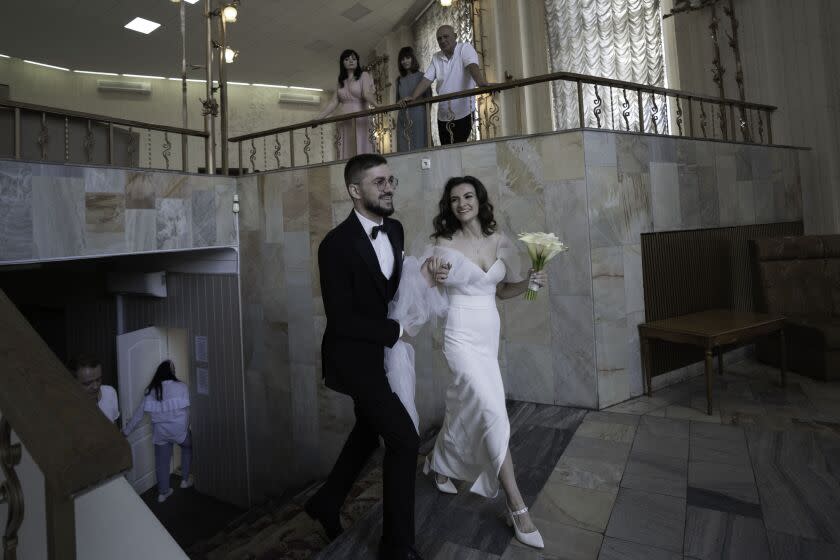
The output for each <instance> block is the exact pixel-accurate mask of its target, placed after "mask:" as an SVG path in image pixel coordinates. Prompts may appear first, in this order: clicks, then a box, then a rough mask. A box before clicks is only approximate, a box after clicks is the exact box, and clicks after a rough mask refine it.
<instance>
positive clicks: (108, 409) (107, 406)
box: [96, 385, 120, 422]
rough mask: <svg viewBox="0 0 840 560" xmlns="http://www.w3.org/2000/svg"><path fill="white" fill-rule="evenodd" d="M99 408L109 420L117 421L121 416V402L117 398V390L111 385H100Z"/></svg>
mask: <svg viewBox="0 0 840 560" xmlns="http://www.w3.org/2000/svg"><path fill="white" fill-rule="evenodd" d="M96 404H98V405H99V410H101V411H102V414H104V415H105V416H106V417H107V418H108V420H110V421H111V422H115V421H116V420H117V418H119V417H120V403H119V401H118V400H117V391H116V390H115V389H114V388H113V387H111V386H110V385H102V386H101V387H99V402H98V403H96Z"/></svg>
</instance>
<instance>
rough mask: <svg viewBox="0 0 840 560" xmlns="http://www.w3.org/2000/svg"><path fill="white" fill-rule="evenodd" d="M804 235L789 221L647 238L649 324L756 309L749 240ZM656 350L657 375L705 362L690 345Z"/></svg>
mask: <svg viewBox="0 0 840 560" xmlns="http://www.w3.org/2000/svg"><path fill="white" fill-rule="evenodd" d="M802 232H803V227H802V222H785V223H775V224H757V225H750V226H736V227H725V228H713V229H700V230H685V231H669V232H661V233H646V234H643V235H642V278H643V281H644V297H645V320H646V321H656V320H659V319H665V318H667V317H675V316H677V315H685V314H687V313H694V312H696V311H703V310H706V309H714V308H729V309H735V310H741V311H751V310H752V309H753V296H752V276H751V271H750V259H749V244H748V241H749V240H750V239H756V238H759V237H776V236H783V235H801V234H802ZM651 350H652V360H651V361H652V365H653V374H654V375H659V374H661V373H666V372H668V371H672V370H675V369H678V368H681V367H683V366H686V365H688V364H691V363H694V362H696V361H698V360H700V359H701V358H702V355H701V353H699V352H698V350H697V349H696V348H692V347H690V346H681V345H675V344H653V345H652V348H651Z"/></svg>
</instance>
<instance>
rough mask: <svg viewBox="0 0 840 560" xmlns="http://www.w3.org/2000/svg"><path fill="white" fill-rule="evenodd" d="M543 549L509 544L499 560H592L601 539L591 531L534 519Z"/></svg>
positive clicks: (548, 520)
mask: <svg viewBox="0 0 840 560" xmlns="http://www.w3.org/2000/svg"><path fill="white" fill-rule="evenodd" d="M535 523H536V525H537V528H538V529H540V534H542V537H543V540H544V541H545V548H544V549H543V550H536V549H533V548H529V547H527V546H525V545H523V544H521V543H520V542H519V541H517V540H516V539H513V540H511V542H510V545H508V547H507V549H506V550H505V553H504V554H503V555H502V560H538V559H553V560H561V559H562V560H595V559H596V558H597V557H598V550H599V549H600V548H601V541H602V540H603V538H604V537H603V536H602V535H601V534H600V533H596V532H594V531H587V530H585V529H579V528H577V527H572V526H571V525H566V524H563V523H560V522H557V521H554V520H550V519H536V520H535Z"/></svg>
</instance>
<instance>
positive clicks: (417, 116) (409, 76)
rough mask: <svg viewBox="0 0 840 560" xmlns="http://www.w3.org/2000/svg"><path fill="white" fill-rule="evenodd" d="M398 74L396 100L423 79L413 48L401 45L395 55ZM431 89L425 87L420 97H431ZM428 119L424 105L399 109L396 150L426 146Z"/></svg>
mask: <svg viewBox="0 0 840 560" xmlns="http://www.w3.org/2000/svg"><path fill="white" fill-rule="evenodd" d="M397 64H398V69H399V71H400V76H399V77H398V78H397V87H396V94H397V99H396V101H397V102H399V100H400V99H403V98H405V97H408V96H410V95H411V94H412V92H413V91H414V88H415V87H417V84H419V83H420V80H422V79H423V72H421V71H420V63H419V62H417V57H416V56H414V49H413V48H411V47H403V48H401V49H400V53H399V55H398V56H397ZM431 95H432V91H431V89H427V90H426V91H425V92H424V93H423V95H422V96H421V97H424V98H425V97H431ZM428 125H429V119H428V117H427V114H426V107H425V106H420V107H410V108H407V109H401V110H400V111H399V113H398V115H397V132H396V134H397V151H400V152H406V151H408V150H416V149H418V148H425V147H426V130H427V127H428Z"/></svg>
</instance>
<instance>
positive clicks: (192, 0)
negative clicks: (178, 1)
mask: <svg viewBox="0 0 840 560" xmlns="http://www.w3.org/2000/svg"><path fill="white" fill-rule="evenodd" d="M184 2H186V3H187V4H195V3H196V2H198V0H184Z"/></svg>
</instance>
